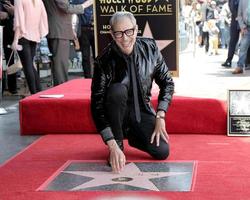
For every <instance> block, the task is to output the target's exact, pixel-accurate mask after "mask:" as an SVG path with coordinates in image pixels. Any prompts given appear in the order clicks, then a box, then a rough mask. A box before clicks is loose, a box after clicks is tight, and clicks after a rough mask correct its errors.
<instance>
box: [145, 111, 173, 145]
mask: <svg viewBox="0 0 250 200" xmlns="http://www.w3.org/2000/svg"><path fill="white" fill-rule="evenodd" d="M157 115H159V116H164V117H165V113H164V112H163V111H160V112H158V113H157ZM160 138H162V139H163V140H164V141H165V142H166V143H168V140H169V136H168V133H167V131H166V127H165V119H162V118H156V122H155V130H154V132H153V134H152V136H151V141H150V142H151V144H153V143H154V140H155V141H156V146H160Z"/></svg>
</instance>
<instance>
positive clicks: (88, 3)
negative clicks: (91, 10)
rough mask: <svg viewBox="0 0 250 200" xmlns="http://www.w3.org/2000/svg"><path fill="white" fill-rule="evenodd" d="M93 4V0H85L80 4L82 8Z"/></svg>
mask: <svg viewBox="0 0 250 200" xmlns="http://www.w3.org/2000/svg"><path fill="white" fill-rule="evenodd" d="M91 5H93V0H87V1H85V2H84V3H83V4H82V7H83V9H85V8H87V7H89V6H91Z"/></svg>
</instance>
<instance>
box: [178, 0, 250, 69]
mask: <svg viewBox="0 0 250 200" xmlns="http://www.w3.org/2000/svg"><path fill="white" fill-rule="evenodd" d="M249 7H250V2H249V1H248V0H217V1H215V0H186V1H185V6H184V7H183V9H182V15H183V16H184V19H185V24H186V29H187V30H188V33H189V37H190V38H194V39H193V41H194V42H196V43H197V45H198V46H199V47H202V48H203V47H204V49H205V53H208V55H217V54H218V48H222V49H228V55H227V58H226V60H225V62H223V63H222V64H221V65H222V66H223V67H226V68H230V67H232V59H233V56H234V54H235V53H236V52H239V53H237V54H239V59H238V62H237V67H236V68H234V69H233V71H232V73H233V74H241V73H243V71H244V68H245V69H246V66H247V64H248V62H249V59H247V58H248V57H249V56H247V55H250V51H248V49H249V43H250V41H249V40H250V39H249V37H250V36H249V29H248V28H249V19H250V16H249V15H250V8H249Z"/></svg>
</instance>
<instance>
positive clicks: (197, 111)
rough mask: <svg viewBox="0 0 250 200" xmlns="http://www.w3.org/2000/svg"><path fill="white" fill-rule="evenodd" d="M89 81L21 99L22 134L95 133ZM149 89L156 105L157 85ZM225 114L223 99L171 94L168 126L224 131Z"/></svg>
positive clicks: (179, 129) (174, 130) (186, 130)
mask: <svg viewBox="0 0 250 200" xmlns="http://www.w3.org/2000/svg"><path fill="white" fill-rule="evenodd" d="M90 85H91V80H90V79H77V80H72V81H69V82H67V83H64V84H62V85H59V86H57V87H54V88H51V89H49V90H46V91H42V92H40V93H38V94H35V95H32V96H30V97H27V98H25V99H23V100H21V101H20V130H21V134H22V135H30V134H54V133H67V134H72V133H86V132H88V133H90V132H93V133H95V132H96V130H95V126H94V124H93V121H92V118H91V117H90V116H91V115H90ZM152 93H153V94H152V95H153V96H152V104H153V105H154V107H156V105H157V93H158V89H157V88H156V87H154V89H153V92H152ZM41 94H64V97H63V98H60V99H51V98H50V99H49V98H40V97H39V95H41ZM226 116H227V109H226V103H225V102H224V101H221V100H217V99H206V98H191V97H179V96H174V98H173V101H172V105H171V106H170V109H169V111H168V113H167V119H166V124H167V130H168V132H169V133H210V134H225V133H226V122H227V118H226Z"/></svg>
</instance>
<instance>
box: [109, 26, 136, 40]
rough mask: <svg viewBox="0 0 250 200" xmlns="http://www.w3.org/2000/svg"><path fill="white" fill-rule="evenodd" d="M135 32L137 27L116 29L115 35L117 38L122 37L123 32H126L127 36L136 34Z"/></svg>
mask: <svg viewBox="0 0 250 200" xmlns="http://www.w3.org/2000/svg"><path fill="white" fill-rule="evenodd" d="M134 33H135V27H134V28H130V29H126V30H125V31H114V32H113V35H114V37H115V38H122V37H123V34H125V35H126V36H132V35H134Z"/></svg>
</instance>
